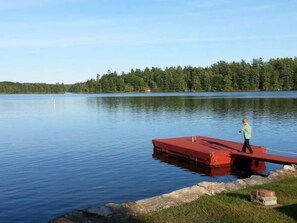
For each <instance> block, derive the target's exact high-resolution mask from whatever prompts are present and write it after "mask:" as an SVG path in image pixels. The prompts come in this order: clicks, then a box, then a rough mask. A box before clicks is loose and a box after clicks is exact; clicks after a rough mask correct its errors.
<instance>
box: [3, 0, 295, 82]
mask: <svg viewBox="0 0 297 223" xmlns="http://www.w3.org/2000/svg"><path fill="white" fill-rule="evenodd" d="M296 24H297V1H296V0H282V1H278V0H258V1H256V0H240V1H239V0H9V1H7V0H0V32H1V35H0V81H18V82H47V83H56V82H60V83H61V82H63V83H74V82H81V81H86V80H87V79H90V78H95V77H96V74H97V73H99V74H103V73H105V72H106V71H107V70H112V71H114V70H115V71H117V72H118V73H121V72H127V71H129V70H131V69H132V68H140V69H144V68H145V67H152V66H155V67H161V68H165V67H167V66H188V65H191V66H203V67H205V66H209V65H211V64H213V63H215V62H217V61H219V60H225V61H228V62H230V61H240V60H241V59H244V60H246V61H251V60H252V59H253V58H259V57H262V58H263V59H264V60H268V59H270V58H276V57H294V56H297V55H296V52H297V29H296V28H295V27H296Z"/></svg>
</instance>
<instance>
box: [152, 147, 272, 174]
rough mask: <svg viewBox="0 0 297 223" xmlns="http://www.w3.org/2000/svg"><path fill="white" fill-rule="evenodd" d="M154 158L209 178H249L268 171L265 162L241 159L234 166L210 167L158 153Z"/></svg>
mask: <svg viewBox="0 0 297 223" xmlns="http://www.w3.org/2000/svg"><path fill="white" fill-rule="evenodd" d="M153 158H154V159H155V160H159V161H160V162H164V163H167V164H170V165H174V166H176V167H179V168H182V169H186V170H189V171H191V172H195V173H200V174H204V175H207V176H227V175H236V176H242V177H249V176H250V175H252V174H261V173H262V172H264V171H265V170H266V165H265V163H264V162H255V161H251V160H248V159H239V160H237V161H236V162H234V163H233V165H221V166H209V165H205V164H201V163H197V162H194V161H191V160H188V159H184V158H181V157H178V156H175V155H171V154H166V153H160V152H158V151H154V154H153Z"/></svg>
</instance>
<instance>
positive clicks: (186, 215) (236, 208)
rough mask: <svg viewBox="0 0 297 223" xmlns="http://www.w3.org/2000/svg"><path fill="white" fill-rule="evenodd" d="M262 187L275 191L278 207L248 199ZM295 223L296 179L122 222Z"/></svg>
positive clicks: (247, 189) (296, 210) (224, 194)
mask: <svg viewBox="0 0 297 223" xmlns="http://www.w3.org/2000/svg"><path fill="white" fill-rule="evenodd" d="M258 188H265V189H269V190H273V191H275V192H276V196H277V198H278V203H279V204H280V206H279V207H276V208H267V207H264V206H261V205H256V204H253V203H251V202H250V193H251V191H252V190H254V189H258ZM194 222H195V223H197V222H201V223H204V222H205V223H223V222H228V223H249V222H250V223H267V222H269V223H278V222H279V223H284V222H288V223H291V222H292V223H296V222H297V178H289V179H286V180H283V181H280V182H277V183H271V184H265V185H259V186H253V187H249V188H246V189H243V190H238V191H233V192H230V193H223V194H219V195H215V196H203V197H201V198H200V199H198V200H196V201H193V202H191V203H188V204H183V205H180V206H178V207H173V208H169V209H166V210H162V211H158V212H153V213H150V214H147V215H145V216H141V217H137V218H136V217H131V218H129V219H128V220H126V221H124V223H194Z"/></svg>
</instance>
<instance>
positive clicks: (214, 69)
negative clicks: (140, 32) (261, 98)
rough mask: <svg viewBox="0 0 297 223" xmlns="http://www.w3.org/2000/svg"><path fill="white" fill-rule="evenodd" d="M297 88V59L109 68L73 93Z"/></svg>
mask: <svg viewBox="0 0 297 223" xmlns="http://www.w3.org/2000/svg"><path fill="white" fill-rule="evenodd" d="M258 90H260V91H270V90H297V58H296V57H295V58H277V59H271V60H269V61H267V62H264V61H263V60H262V59H261V58H260V59H253V60H252V62H250V63H248V62H245V61H244V60H242V61H241V62H231V63H227V62H224V61H219V62H217V63H215V64H213V65H211V66H210V67H206V68H202V67H191V66H187V67H168V68H165V69H160V68H156V67H152V68H145V69H144V70H140V69H132V70H131V71H130V72H128V73H122V74H121V75H119V74H117V72H111V71H108V72H107V73H106V74H103V75H102V76H101V75H99V74H97V77H96V78H95V79H90V80H88V81H86V82H83V83H76V84H74V85H72V86H71V87H70V89H69V92H73V93H111V92H144V91H152V92H185V91H258Z"/></svg>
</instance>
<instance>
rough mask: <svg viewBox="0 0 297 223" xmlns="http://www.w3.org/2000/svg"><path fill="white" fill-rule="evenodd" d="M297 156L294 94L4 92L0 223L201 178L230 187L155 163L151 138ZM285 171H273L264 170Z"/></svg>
mask: <svg viewBox="0 0 297 223" xmlns="http://www.w3.org/2000/svg"><path fill="white" fill-rule="evenodd" d="M243 117H247V118H249V119H250V124H251V125H252V127H253V138H252V140H251V143H252V144H255V145H261V146H265V147H267V148H268V152H270V153H274V154H280V155H287V156H295V157H296V156H297V155H296V153H297V152H296V148H295V147H296V136H297V125H296V123H297V92H233V93H224V92H222V93H160V94H158V93H148V94H145V93H143V94H91V95H84V94H83V95H77V94H65V95H0V123H1V127H0V159H1V162H0V176H1V180H0V210H1V212H0V219H1V220H0V221H1V222H2V223H6V222H7V223H8V222H9V223H11V222H14V223H18V222H28V223H31V222H32V223H33V222H34V223H36V222H38V223H40V222H48V220H49V219H51V218H53V217H55V216H57V215H59V214H62V213H65V212H68V211H71V210H73V209H80V208H86V207H89V206H92V205H103V204H106V203H109V202H115V203H121V202H124V201H134V200H138V199H143V198H147V197H151V196H156V195H160V194H162V193H166V192H170V191H172V190H176V189H180V188H183V187H187V186H192V185H194V184H196V183H197V182H200V181H224V182H226V181H232V180H234V179H236V178H237V177H238V176H236V175H227V176H209V175H207V174H203V173H199V172H194V171H190V170H188V169H186V168H183V167H178V166H176V165H172V164H169V163H166V162H163V161H161V160H158V159H154V158H153V157H152V153H153V146H152V143H151V140H152V139H154V138H168V137H178V136H192V135H202V136H209V137H214V138H221V139H226V140H232V141H238V142H242V141H243V138H242V135H241V134H239V133H238V130H239V129H240V128H241V119H242V118H243ZM281 167H282V165H278V164H269V163H267V164H266V171H265V173H268V172H269V171H273V170H276V169H279V168H281Z"/></svg>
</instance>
